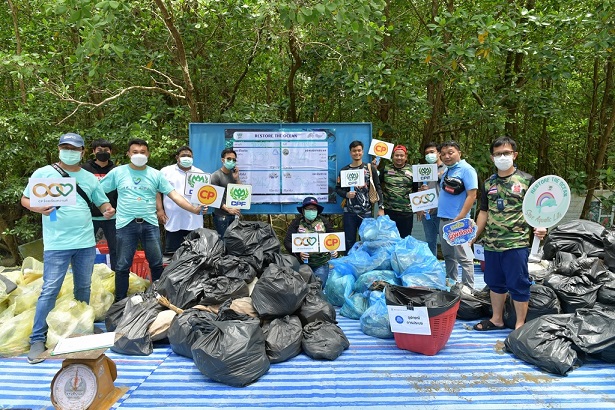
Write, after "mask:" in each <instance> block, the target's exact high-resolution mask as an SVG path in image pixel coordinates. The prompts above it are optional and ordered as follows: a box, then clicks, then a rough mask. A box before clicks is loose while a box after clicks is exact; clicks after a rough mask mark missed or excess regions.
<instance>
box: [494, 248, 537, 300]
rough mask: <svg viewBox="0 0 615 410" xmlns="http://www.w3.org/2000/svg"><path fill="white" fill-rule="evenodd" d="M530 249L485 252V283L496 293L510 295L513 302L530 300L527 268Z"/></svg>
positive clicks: (529, 282) (530, 283)
mask: <svg viewBox="0 0 615 410" xmlns="http://www.w3.org/2000/svg"><path fill="white" fill-rule="evenodd" d="M529 256H530V249H529V248H516V249H509V250H506V251H503V252H494V251H488V250H485V283H486V284H487V286H489V289H491V290H492V291H494V292H495V293H499V294H504V293H506V292H508V293H510V297H511V298H512V300H514V301H517V302H527V301H529V300H530V286H531V285H532V282H531V281H530V273H529V270H528V267H527V262H528V258H529Z"/></svg>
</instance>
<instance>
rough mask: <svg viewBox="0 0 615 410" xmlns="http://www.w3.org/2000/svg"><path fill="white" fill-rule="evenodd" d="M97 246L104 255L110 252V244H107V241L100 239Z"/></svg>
mask: <svg viewBox="0 0 615 410" xmlns="http://www.w3.org/2000/svg"><path fill="white" fill-rule="evenodd" d="M96 248H97V249H98V252H100V253H101V254H103V255H108V254H109V245H107V241H98V242H97V243H96Z"/></svg>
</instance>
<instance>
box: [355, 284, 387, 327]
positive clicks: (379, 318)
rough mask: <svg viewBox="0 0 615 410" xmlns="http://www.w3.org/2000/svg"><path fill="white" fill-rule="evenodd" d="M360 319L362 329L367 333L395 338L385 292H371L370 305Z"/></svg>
mask: <svg viewBox="0 0 615 410" xmlns="http://www.w3.org/2000/svg"><path fill="white" fill-rule="evenodd" d="M359 321H360V322H361V331H362V332H363V333H365V334H366V335H368V336H372V337H379V338H380V339H392V338H393V332H392V331H391V325H390V324H389V312H388V310H387V305H386V299H385V297H384V292H380V291H373V292H371V293H370V295H369V307H368V308H367V310H366V311H365V312H364V313H363V314H362V315H361V318H360V319H359Z"/></svg>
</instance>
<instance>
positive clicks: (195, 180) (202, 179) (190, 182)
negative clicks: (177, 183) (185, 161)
mask: <svg viewBox="0 0 615 410" xmlns="http://www.w3.org/2000/svg"><path fill="white" fill-rule="evenodd" d="M198 182H202V183H204V184H206V183H207V182H209V181H208V180H207V179H206V178H205V176H203V175H199V174H192V175H190V177H189V178H188V185H190V186H191V187H192V188H194V184H196V183H198Z"/></svg>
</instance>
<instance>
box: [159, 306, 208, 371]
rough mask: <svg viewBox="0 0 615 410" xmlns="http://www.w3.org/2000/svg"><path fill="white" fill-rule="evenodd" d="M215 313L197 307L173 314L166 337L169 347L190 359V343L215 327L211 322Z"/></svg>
mask: <svg viewBox="0 0 615 410" xmlns="http://www.w3.org/2000/svg"><path fill="white" fill-rule="evenodd" d="M215 320H216V314H215V313H212V312H208V311H204V310H199V309H186V310H184V312H183V313H182V314H180V315H177V316H175V318H174V319H173V321H172V322H171V326H170V327H169V331H168V333H167V337H168V338H169V344H170V345H171V349H172V350H173V351H174V352H175V353H177V354H178V355H180V356H184V357H189V358H190V359H192V344H193V343H194V342H195V341H196V340H197V339H198V338H200V337H201V336H203V335H206V334H209V333H210V332H211V331H212V330H214V329H216V327H215V326H213V325H212V322H213V321H215Z"/></svg>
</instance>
